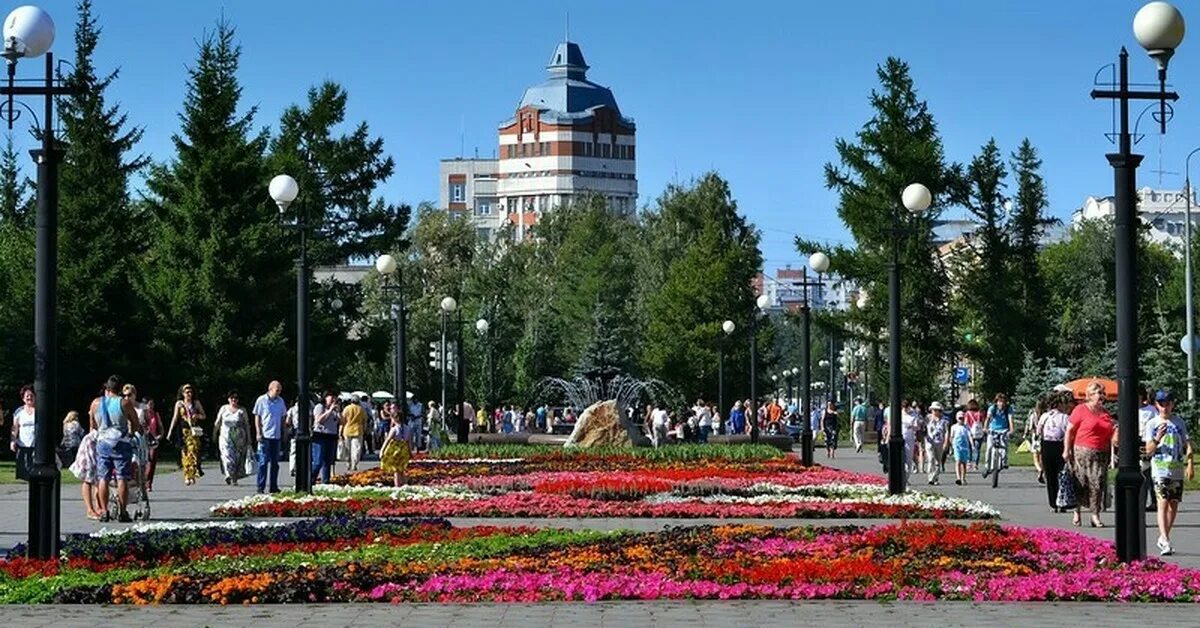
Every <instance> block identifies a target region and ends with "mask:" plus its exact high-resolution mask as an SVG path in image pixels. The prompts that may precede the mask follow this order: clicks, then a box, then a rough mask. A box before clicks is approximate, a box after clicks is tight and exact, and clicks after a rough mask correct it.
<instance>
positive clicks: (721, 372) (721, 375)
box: [717, 321, 737, 434]
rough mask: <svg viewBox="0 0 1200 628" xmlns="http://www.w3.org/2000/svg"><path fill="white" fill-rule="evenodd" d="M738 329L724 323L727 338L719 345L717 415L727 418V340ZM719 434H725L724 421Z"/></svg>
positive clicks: (733, 325)
mask: <svg viewBox="0 0 1200 628" xmlns="http://www.w3.org/2000/svg"><path fill="white" fill-rule="evenodd" d="M736 329H737V325H735V324H734V322H733V321H725V322H724V323H721V331H723V332H725V337H724V338H721V340H720V343H719V344H720V345H721V346H720V347H719V348H718V352H717V353H718V356H717V414H719V415H721V416H725V413H726V412H728V411H729V409H728V408H726V407H725V344H726V340H727V339H728V338H729V336H732V335H733V332H734V330H736ZM717 433H718V434H724V433H725V421H724V420H722V421H721V424H720V425H718V426H717Z"/></svg>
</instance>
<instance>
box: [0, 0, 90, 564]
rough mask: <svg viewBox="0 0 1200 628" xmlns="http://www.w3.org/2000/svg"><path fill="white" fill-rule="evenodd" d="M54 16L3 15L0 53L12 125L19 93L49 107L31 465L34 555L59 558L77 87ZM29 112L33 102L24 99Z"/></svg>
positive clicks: (28, 9)
mask: <svg viewBox="0 0 1200 628" xmlns="http://www.w3.org/2000/svg"><path fill="white" fill-rule="evenodd" d="M53 43H54V20H52V19H51V18H50V14H48V13H46V12H45V11H43V10H42V9H39V8H37V7H34V6H23V7H18V8H17V9H15V10H13V12H12V13H9V14H8V17H7V18H5V20H4V50H3V51H2V52H0V56H3V57H4V59H5V60H6V61H7V62H8V83H7V85H4V86H0V96H6V97H7V98H8V102H7V103H5V105H4V106H3V116H4V118H5V120H6V122H7V123H8V128H9V129H10V130H11V129H12V126H13V122H15V121H16V119H17V117H18V115H19V114H20V112H18V111H17V110H16V109H15V105H16V104H18V103H17V102H16V101H14V100H13V98H14V97H15V96H42V97H43V98H44V99H45V100H44V106H45V109H44V111H43V115H42V120H41V122H42V125H41V128H37V129H36V134H38V135H40V136H41V137H40V139H41V141H42V145H41V148H40V149H37V150H33V151H30V152H31V155H32V156H33V159H34V161H35V162H36V163H37V216H36V218H35V223H36V232H37V234H36V236H35V248H36V251H35V261H34V272H35V279H34V299H33V310H34V324H33V335H34V371H33V372H34V377H33V392H34V397H35V401H34V450H33V468H32V469H30V473H29V511H28V515H29V520H28V521H29V539H28V541H29V542H28V555H29V557H30V558H56V557H57V556H58V552H59V543H60V540H59V537H58V534H59V527H60V522H61V516H62V513H61V511H60V508H59V496H60V492H61V490H62V476H61V473H60V472H59V470H58V466H57V465H56V464H55V446H56V445H57V443H58V429H59V427H58V422H57V421H56V420H55V417H56V416H57V415H58V411H57V410H56V409H55V400H56V397H57V396H58V334H57V333H56V332H57V327H58V323H57V319H58V312H57V307H58V166H59V164H60V163H62V158H63V150H62V149H61V148H59V147H58V140H57V139H56V138H55V135H54V97H55V96H66V95H71V94H74V93H77V90H76V89H74V88H71V87H69V86H67V85H65V84H62V83H61V82H60V81H56V80H55V78H54V54H53V53H51V52H49V50H50V45H51V44H53ZM42 55H45V56H46V76H45V82H44V83H43V84H42V85H21V86H18V85H15V84H14V83H15V81H16V73H17V60H19V59H22V58H35V57H40V56H42ZM20 104H21V106H22V107H23V108H25V109H27V110H28V111H29V112H30V113H31V114H33V113H34V111H33V109H30V108H29V107H28V106H27V105H25V104H23V103H20ZM33 119H34V124H35V125H36V124H37V116H36V114H34V116H33Z"/></svg>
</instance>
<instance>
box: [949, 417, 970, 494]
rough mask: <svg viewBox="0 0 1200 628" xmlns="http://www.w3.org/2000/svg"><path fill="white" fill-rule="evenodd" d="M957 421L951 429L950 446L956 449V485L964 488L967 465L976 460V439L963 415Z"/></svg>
mask: <svg viewBox="0 0 1200 628" xmlns="http://www.w3.org/2000/svg"><path fill="white" fill-rule="evenodd" d="M955 419H956V421H955V423H954V425H953V426H951V427H950V445H951V446H952V447H954V462H955V463H956V464H955V465H954V476H955V480H954V483H955V484H958V485H959V486H962V485H963V484H966V483H967V463H968V462H970V461H972V460H974V459H975V454H974V452H975V439H974V438H973V437H972V436H971V428H969V427H967V418H966V416H964V415H963V413H961V412H960V413H959V414H958V416H957V417H955Z"/></svg>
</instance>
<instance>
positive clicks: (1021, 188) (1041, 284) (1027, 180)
mask: <svg viewBox="0 0 1200 628" xmlns="http://www.w3.org/2000/svg"><path fill="white" fill-rule="evenodd" d="M1010 164H1011V166H1012V175H1013V177H1014V178H1015V179H1016V195H1015V196H1014V197H1013V199H1012V201H1013V206H1014V213H1013V216H1012V262H1013V273H1012V275H1013V278H1014V280H1015V286H1014V288H1015V294H1014V295H1013V298H1014V299H1015V302H1016V304H1017V306H1016V307H1014V308H1013V311H1014V313H1015V314H1016V315H1017V316H1018V317H1019V319H1020V328H1021V330H1022V336H1021V341H1022V345H1023V346H1024V347H1026V348H1028V349H1029V350H1031V351H1033V353H1034V355H1037V356H1045V355H1048V348H1047V346H1046V342H1047V336H1048V334H1049V328H1050V321H1051V316H1052V314H1051V312H1048V311H1047V310H1046V308H1045V297H1046V282H1045V280H1044V279H1043V277H1042V273H1041V267H1040V266H1039V265H1038V254H1039V252H1040V251H1041V248H1042V236H1043V235H1044V234H1045V232H1046V229H1047V228H1049V227H1051V226H1053V225H1054V224H1055V223H1056V222H1057V220H1055V219H1053V218H1050V217H1048V216H1047V215H1046V209H1047V208H1048V207H1049V206H1050V201H1049V198H1048V193H1047V191H1046V181H1045V179H1043V177H1042V173H1041V170H1042V159H1041V157H1039V156H1038V152H1037V148H1035V147H1034V146H1033V143H1032V142H1030V141H1029V138H1026V139H1024V140H1022V141H1021V145H1020V146H1018V147H1017V150H1016V151H1015V152H1014V153H1013V154H1012V158H1011V162H1010Z"/></svg>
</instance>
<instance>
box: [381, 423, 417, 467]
mask: <svg viewBox="0 0 1200 628" xmlns="http://www.w3.org/2000/svg"><path fill="white" fill-rule="evenodd" d="M411 456H412V452H411V451H410V450H409V448H408V441H407V440H406V439H405V438H404V432H403V430H402V429H401V428H400V426H395V427H393V428H392V431H391V432H389V433H388V441H387V443H385V444H384V446H383V452H382V453H380V455H379V468H381V469H383V471H384V472H385V473H404V471H405V469H407V468H408V460H409V458H410V457H411Z"/></svg>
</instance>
